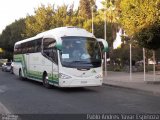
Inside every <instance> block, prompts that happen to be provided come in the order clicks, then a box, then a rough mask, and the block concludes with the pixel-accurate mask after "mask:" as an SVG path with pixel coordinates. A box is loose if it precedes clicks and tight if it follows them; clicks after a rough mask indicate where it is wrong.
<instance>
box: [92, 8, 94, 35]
mask: <svg viewBox="0 0 160 120" xmlns="http://www.w3.org/2000/svg"><path fill="white" fill-rule="evenodd" d="M93 9H94V6H92V34H94V25H93V22H94V20H93V19H94V14H93Z"/></svg>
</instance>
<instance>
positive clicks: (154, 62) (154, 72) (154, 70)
mask: <svg viewBox="0 0 160 120" xmlns="http://www.w3.org/2000/svg"><path fill="white" fill-rule="evenodd" d="M155 64H156V60H155V51H154V50H153V78H154V81H155V80H156V69H155V68H156V66H155Z"/></svg>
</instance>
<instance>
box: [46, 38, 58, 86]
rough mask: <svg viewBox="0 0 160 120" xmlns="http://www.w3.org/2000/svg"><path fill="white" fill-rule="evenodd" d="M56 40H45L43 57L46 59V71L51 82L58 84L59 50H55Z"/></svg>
mask: <svg viewBox="0 0 160 120" xmlns="http://www.w3.org/2000/svg"><path fill="white" fill-rule="evenodd" d="M55 43H56V41H55V39H53V38H45V39H43V56H44V57H45V65H44V66H43V67H44V70H46V71H47V74H48V78H49V82H51V83H53V84H54V83H56V82H58V81H56V80H57V77H56V75H57V74H58V63H57V61H58V58H57V56H56V54H57V50H56V48H55Z"/></svg>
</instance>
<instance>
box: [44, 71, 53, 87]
mask: <svg viewBox="0 0 160 120" xmlns="http://www.w3.org/2000/svg"><path fill="white" fill-rule="evenodd" d="M43 86H44V87H46V88H48V89H49V88H51V85H50V84H49V81H48V75H47V73H44V75H43Z"/></svg>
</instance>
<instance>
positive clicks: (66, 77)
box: [59, 73, 72, 79]
mask: <svg viewBox="0 0 160 120" xmlns="http://www.w3.org/2000/svg"><path fill="white" fill-rule="evenodd" d="M59 78H61V79H70V78H72V77H70V76H68V75H65V74H63V73H59Z"/></svg>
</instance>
